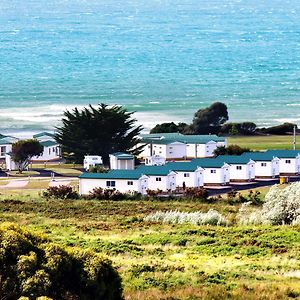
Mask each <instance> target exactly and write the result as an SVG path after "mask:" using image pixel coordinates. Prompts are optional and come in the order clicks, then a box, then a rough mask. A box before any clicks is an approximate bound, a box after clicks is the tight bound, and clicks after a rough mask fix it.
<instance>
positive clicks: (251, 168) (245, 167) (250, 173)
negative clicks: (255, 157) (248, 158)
mask: <svg viewBox="0 0 300 300" xmlns="http://www.w3.org/2000/svg"><path fill="white" fill-rule="evenodd" d="M240 168H241V169H240ZM229 172H230V180H235V181H236V180H241V181H242V180H253V179H254V178H255V163H254V162H253V163H248V164H232V165H230V167H229Z"/></svg>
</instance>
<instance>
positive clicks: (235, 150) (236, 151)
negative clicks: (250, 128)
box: [214, 145, 251, 156]
mask: <svg viewBox="0 0 300 300" xmlns="http://www.w3.org/2000/svg"><path fill="white" fill-rule="evenodd" d="M244 152H251V150H250V149H249V148H242V147H240V146H239V145H229V146H228V147H225V146H220V147H217V148H216V149H215V150H214V155H215V156H219V155H241V154H243V153H244Z"/></svg>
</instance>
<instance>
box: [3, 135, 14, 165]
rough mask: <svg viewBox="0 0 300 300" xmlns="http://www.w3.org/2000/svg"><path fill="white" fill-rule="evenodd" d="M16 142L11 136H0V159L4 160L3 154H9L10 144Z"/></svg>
mask: <svg viewBox="0 0 300 300" xmlns="http://www.w3.org/2000/svg"><path fill="white" fill-rule="evenodd" d="M17 141H18V139H17V138H15V137H12V136H2V137H1V138H0V159H3V160H4V159H5V154H7V153H10V152H11V150H12V144H13V143H15V142H17Z"/></svg>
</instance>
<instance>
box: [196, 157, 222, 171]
mask: <svg viewBox="0 0 300 300" xmlns="http://www.w3.org/2000/svg"><path fill="white" fill-rule="evenodd" d="M192 163H193V164H195V165H197V166H199V167H202V168H204V169H205V168H222V167H223V166H224V164H225V162H224V160H222V159H218V157H217V158H194V159H192Z"/></svg>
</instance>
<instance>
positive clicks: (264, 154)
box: [241, 152, 276, 161]
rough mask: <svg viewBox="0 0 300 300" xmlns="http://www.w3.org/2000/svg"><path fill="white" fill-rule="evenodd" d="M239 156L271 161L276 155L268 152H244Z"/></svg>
mask: <svg viewBox="0 0 300 300" xmlns="http://www.w3.org/2000/svg"><path fill="white" fill-rule="evenodd" d="M241 156H243V157H247V158H250V159H252V160H254V161H272V160H273V159H274V158H275V157H276V155H274V154H272V153H268V152H246V153H243V154H242V155H241Z"/></svg>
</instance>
